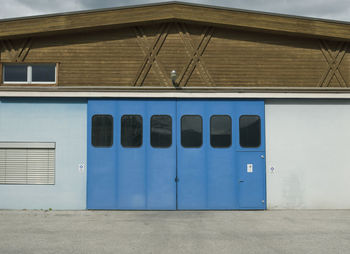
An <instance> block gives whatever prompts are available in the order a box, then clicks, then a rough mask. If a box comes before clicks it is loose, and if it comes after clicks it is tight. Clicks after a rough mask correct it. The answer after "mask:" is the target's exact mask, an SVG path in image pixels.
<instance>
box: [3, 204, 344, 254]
mask: <svg viewBox="0 0 350 254" xmlns="http://www.w3.org/2000/svg"><path fill="white" fill-rule="evenodd" d="M0 253H1V254H7V253H24V254H25V253H35V254H38V253H45V254H48V253H65V254H67V253H114V254H120V253H143V254H144V253H145V254H147V253H162V254H163V253H164V254H165V253H177V254H179V253H211V254H218V253H244V254H247V253H268V254H273V253H279V254H280V253H303V254H304V253H317V254H322V253H327V254H334V253H350V210H272V211H8V210H3V211H0Z"/></svg>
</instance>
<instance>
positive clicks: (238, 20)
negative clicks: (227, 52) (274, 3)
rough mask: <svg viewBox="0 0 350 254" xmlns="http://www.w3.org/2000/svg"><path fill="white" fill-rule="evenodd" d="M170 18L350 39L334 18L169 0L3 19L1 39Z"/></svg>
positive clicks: (349, 28) (348, 29) (349, 27)
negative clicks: (281, 13)
mask: <svg viewBox="0 0 350 254" xmlns="http://www.w3.org/2000/svg"><path fill="white" fill-rule="evenodd" d="M167 21H179V22H193V23H202V24H206V25H211V26H223V27H231V28H238V29H243V30H259V31H265V32H270V33H279V34H291V35H297V36H305V37H317V38H327V39H333V40H350V24H349V23H347V22H338V21H331V20H322V19H313V18H305V17H297V16H288V15H279V14H271V13H263V12H252V11H246V10H239V9H227V8H220V7H213V6H205V5H197V4H189V3H181V2H167V3H158V4H150V5H141V6H129V7H123V8H113V9H101V10H92V11H83V12H72V13H60V14H53V15H45V16H36V17H25V18H15V19H7V20H0V39H7V38H16V37H28V36H42V35H48V34H56V33H68V32H73V31H74V32H75V31H88V30H95V29H104V28H114V27H122V26H132V25H138V24H148V23H158V22H167Z"/></svg>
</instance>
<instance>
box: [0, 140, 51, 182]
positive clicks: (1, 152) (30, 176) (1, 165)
mask: <svg viewBox="0 0 350 254" xmlns="http://www.w3.org/2000/svg"><path fill="white" fill-rule="evenodd" d="M0 184H55V143H17V142H6V143H5V142H0Z"/></svg>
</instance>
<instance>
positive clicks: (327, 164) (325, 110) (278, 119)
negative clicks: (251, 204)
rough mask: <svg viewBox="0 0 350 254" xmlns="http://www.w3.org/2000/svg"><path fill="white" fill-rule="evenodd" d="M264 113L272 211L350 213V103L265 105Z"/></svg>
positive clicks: (343, 101)
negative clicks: (295, 210)
mask: <svg viewBox="0 0 350 254" xmlns="http://www.w3.org/2000/svg"><path fill="white" fill-rule="evenodd" d="M265 110H266V112H265V113H266V153H267V160H266V163H267V165H266V171H267V172H266V174H267V205H268V208H269V209H284V208H290V209H303V208H306V209H349V208H350V100H347V101H346V100H310V99H309V100H283V99H281V100H267V101H266V107H265ZM272 168H273V170H272Z"/></svg>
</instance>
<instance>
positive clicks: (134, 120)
mask: <svg viewBox="0 0 350 254" xmlns="http://www.w3.org/2000/svg"><path fill="white" fill-rule="evenodd" d="M121 143H122V146H123V147H140V146H141V145H142V117H141V116H140V115H123V116H122V118H121Z"/></svg>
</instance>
